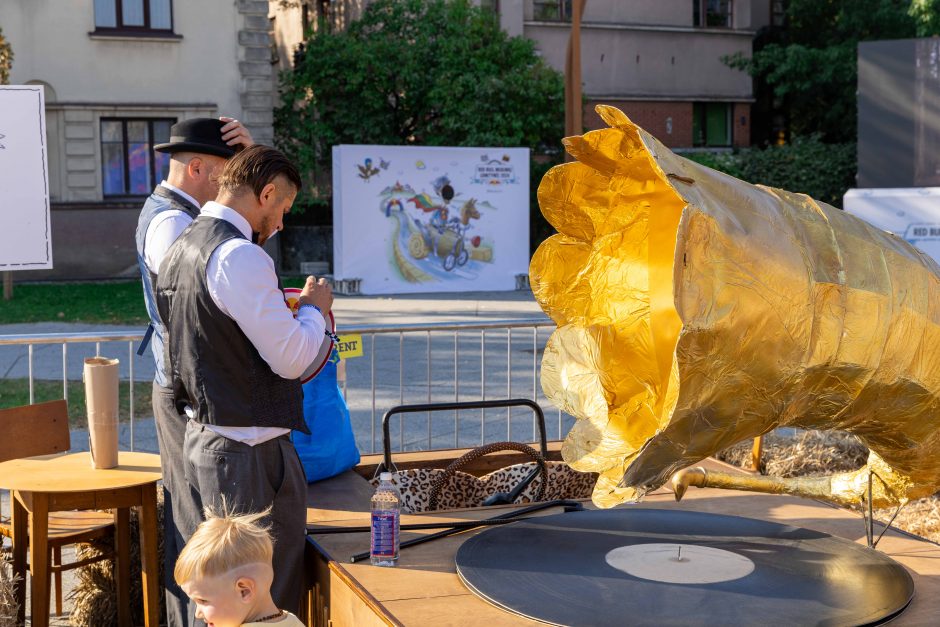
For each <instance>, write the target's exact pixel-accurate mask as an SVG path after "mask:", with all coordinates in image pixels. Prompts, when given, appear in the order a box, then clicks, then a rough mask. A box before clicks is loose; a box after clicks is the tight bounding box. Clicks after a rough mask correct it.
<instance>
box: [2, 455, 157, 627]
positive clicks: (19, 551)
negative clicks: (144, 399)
mask: <svg viewBox="0 0 940 627" xmlns="http://www.w3.org/2000/svg"><path fill="white" fill-rule="evenodd" d="M118 462H119V465H118V466H117V467H116V468H111V469H108V470H96V469H94V468H92V466H91V455H90V454H89V453H73V454H71V455H44V456H41V457H29V458H26V459H15V460H11V461H7V462H3V463H0V488H6V489H8V490H11V491H12V493H13V494H12V498H11V499H10V500H11V502H12V505H13V521H12V522H13V573H14V575H17V574H19V575H20V576H21V577H22V578H23V581H25V580H26V577H25V575H26V547H27V544H28V545H29V547H30V560H29V571H30V574H31V581H32V611H31V613H32V624H33V625H34V627H45V626H46V625H48V624H49V583H50V580H49V545H48V524H49V513H50V512H57V511H66V510H77V509H78V510H81V509H88V510H90V509H113V510H114V511H115V514H114V522H115V529H116V532H115V553H116V557H115V570H114V574H115V577H114V579H115V582H116V583H117V593H118V621H119V623H120V624H121V625H130V622H131V617H130V595H129V592H130V591H129V585H130V559H129V557H130V550H129V545H130V508H131V507H137V508H139V510H138V514H139V517H140V564H141V578H142V580H143V592H144V616H145V621H146V623H145V624H146V625H147V626H148V627H150V626H153V627H156V626H157V625H158V624H159V611H160V601H159V581H158V579H159V572H160V567H159V564H158V563H157V488H156V484H157V481H159V480H160V476H161V475H160V457H159V456H158V455H151V454H149V453H128V452H121V453H120V454H119V457H118ZM17 597H18V599H17V600H18V602H19V605H20V615H19V620H20V622H21V623H22V622H23V620H24V618H25V597H26V590H25V586H19V587H18V589H17Z"/></svg>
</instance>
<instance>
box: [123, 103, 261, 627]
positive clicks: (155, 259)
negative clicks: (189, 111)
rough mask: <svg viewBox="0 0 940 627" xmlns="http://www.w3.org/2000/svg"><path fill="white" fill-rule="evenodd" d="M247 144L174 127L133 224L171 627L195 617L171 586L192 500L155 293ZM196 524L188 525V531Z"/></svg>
mask: <svg viewBox="0 0 940 627" xmlns="http://www.w3.org/2000/svg"><path fill="white" fill-rule="evenodd" d="M253 143H254V142H253V141H252V138H251V134H250V133H249V132H248V130H247V129H246V128H245V127H244V126H242V124H241V123H240V122H239V121H238V120H235V119H233V118H225V117H223V118H219V119H215V118H192V119H188V120H183V121H182V122H178V123H177V124H174V125H173V126H172V127H171V129H170V141H169V142H167V143H165V144H157V145H156V146H154V150H157V151H159V152H164V153H169V154H170V170H169V173H168V174H167V178H166V180H165V181H162V182H161V183H160V184H159V185H157V187H156V188H155V189H154V191H153V193H152V194H151V195H150V197H149V198H148V199H147V202H146V203H144V207H143V210H142V211H141V213H140V218H139V219H138V222H137V262H138V266H139V267H140V274H141V279H142V280H143V287H144V303H145V304H146V306H147V312H148V313H149V314H150V325H149V326H148V327H147V333H146V335H145V337H144V341H143V342H142V343H141V345H140V348H139V349H138V351H137V352H138V354H140V355H142V354H143V352H144V350H146V347H147V344H148V342H149V343H150V344H151V352H152V353H153V357H154V362H155V365H156V368H155V372H154V381H153V413H154V419H155V421H156V426H157V441H158V443H159V446H160V461H161V466H162V471H163V489H164V493H163V495H164V515H163V538H164V544H163V546H164V574H165V577H164V585H165V587H166V608H167V623H168V624H169V626H170V627H182V626H184V625H189V624H191V621H192V617H193V615H194V612H193V611H190V608H189V603H190V602H189V597H187V596H186V593H185V592H183V590H182V589H181V588H180V587H179V586H177V585H176V582H175V581H174V579H173V567H174V565H175V564H176V558H177V556H178V555H179V552H180V551H181V550H182V549H183V545H184V544H185V541H184V539H183V537H182V534H181V533H180V531H179V529H178V528H177V524H176V521H177V520H179V516H180V515H183V516H185V512H189V511H192V508H190V507H186V506H185V504H181V499H190V500H191V498H192V497H191V496H190V489H189V486H188V484H187V483H186V478H185V477H184V476H182V473H181V472H178V471H177V468H178V467H179V466H178V463H173V461H172V460H179V459H181V458H182V448H183V435H184V433H185V429H186V417H185V416H180V414H179V413H178V412H177V410H176V407H175V405H174V402H173V393H172V390H170V383H169V376H168V373H167V370H166V368H165V367H164V363H163V360H164V341H165V338H166V330H165V327H164V325H163V323H162V322H161V321H160V317H159V314H158V312H157V306H156V302H155V299H154V286H155V285H156V283H157V276H158V274H159V272H160V264H161V262H162V261H163V258H164V256H165V255H166V252H167V250H168V249H169V248H170V246H171V245H172V244H173V242H175V241H176V239H177V238H178V237H179V235H180V234H181V233H182V232H183V231H184V230H185V229H186V227H188V226H189V225H190V223H192V221H193V220H194V219H195V218H196V216H198V215H199V211H200V209H201V207H202V205H204V204H205V203H207V202H209V201H210V200H214V199H215V197H216V194H217V193H218V191H219V186H218V182H217V177H218V175H219V173H220V172H221V171H222V166H224V165H225V162H226V161H227V160H228V159H229V158H230V157H232V156H233V155H235V153H236V152H238V151H239V150H241V149H242V148H246V147H248V146H251V145H252V144H253ZM174 517H176V518H174ZM198 522H199V521H198V520H194V521H192V527H193V528H194V527H195V525H196V524H198Z"/></svg>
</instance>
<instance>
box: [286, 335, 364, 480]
mask: <svg viewBox="0 0 940 627" xmlns="http://www.w3.org/2000/svg"><path fill="white" fill-rule="evenodd" d="M338 363H339V353H338V352H337V351H336V349H333V354H332V355H330V359H329V361H327V362H326V365H324V366H323V370H321V371H320V373H319V374H317V376H315V377H314V378H313V379H311V380H310V381H307V382H306V383H304V385H303V389H304V421H305V422H306V423H307V428H308V429H310V435H307V434H305V433H301V432H299V431H294V432H293V434H292V435H291V439H292V440H293V442H294V448H296V449H297V455H298V456H299V457H300V463H301V464H303V467H304V474H306V475H307V482H308V483H313V482H314V481H319V480H321V479H326V478H328V477H332V476H334V475H338V474H339V473H341V472H343V471H344V470H348V469H350V468H352V467H353V466H355V465H356V464H358V463H359V449H358V448H356V438H355V437H354V436H353V430H352V424H351V423H350V421H349V407H348V406H347V405H346V399H344V398H343V393H342V391H341V390H340V388H339V385H337V383H336V365H337V364H338Z"/></svg>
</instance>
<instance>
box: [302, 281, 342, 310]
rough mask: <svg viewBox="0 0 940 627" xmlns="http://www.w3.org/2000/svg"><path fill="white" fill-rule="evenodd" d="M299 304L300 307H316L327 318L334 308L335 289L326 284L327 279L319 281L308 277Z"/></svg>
mask: <svg viewBox="0 0 940 627" xmlns="http://www.w3.org/2000/svg"><path fill="white" fill-rule="evenodd" d="M297 302H298V303H299V304H300V305H308V304H309V305H316V306H317V307H319V308H320V311H321V312H322V313H323V315H324V316H325V315H326V314H328V313H329V312H330V309H332V308H333V288H331V287H330V284H329V283H327V282H326V279H319V280H318V279H316V278H315V277H312V276H308V277H307V283H306V284H305V285H304V289H303V290H301V291H300V296H299V297H298V298H297Z"/></svg>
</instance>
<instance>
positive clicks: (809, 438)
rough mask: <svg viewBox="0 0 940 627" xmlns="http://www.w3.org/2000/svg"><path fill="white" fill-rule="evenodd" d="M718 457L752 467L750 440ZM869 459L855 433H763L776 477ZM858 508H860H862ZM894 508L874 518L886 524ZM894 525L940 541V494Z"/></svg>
mask: <svg viewBox="0 0 940 627" xmlns="http://www.w3.org/2000/svg"><path fill="white" fill-rule="evenodd" d="M716 457H717V458H718V459H720V460H722V461H724V462H726V463H729V464H732V465H734V466H740V467H742V468H750V463H751V440H747V441H745V442H740V443H738V444H736V445H734V446H732V447H730V448H727V449H725V450H723V451H721V452H719V453H718V455H716ZM867 459H868V449H867V448H866V447H865V446H864V445H862V443H861V442H859V441H858V439H857V438H856V437H855V436H853V435H850V434H847V433H842V432H839V431H800V432H797V434H796V435H794V436H792V437H786V436H782V435H779V434H777V433H770V434H767V435H766V436H764V455H763V461H764V469H765V473H766V474H768V475H771V476H774V477H802V476H806V475H831V474H834V473H838V472H849V471H852V470H856V469H858V468H861V467H862V466H864V465H865V463H866V461H867ZM856 509H857V510H858V511H861V507H858V508H856ZM894 511H895V510H894V509H876V510H875V511H874V515H875V519H876V520H880V521H882V522H884V523H887V522H888V521H889V520H890V519H891V516H893V515H894ZM892 526H893V527H896V528H898V529H902V530H904V531H906V532H908V533H912V534H914V535H917V536H920V537H922V538H926V539H928V540H931V541H933V542H940V497H938V496H937V495H934V496H931V497H927V498H923V499H919V500H917V501H911V502H910V503H908V504H907V505H905V506H904V507H903V508H902V509H901V512H900V513H899V514H898V516H897V518H896V519H895V520H894V523H892ZM876 533H877V532H876Z"/></svg>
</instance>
